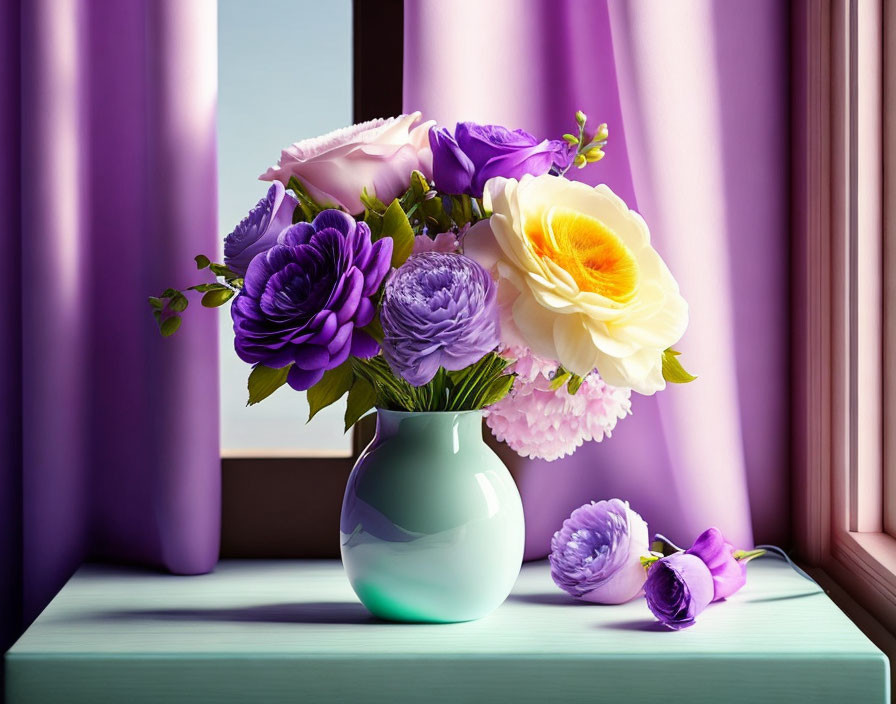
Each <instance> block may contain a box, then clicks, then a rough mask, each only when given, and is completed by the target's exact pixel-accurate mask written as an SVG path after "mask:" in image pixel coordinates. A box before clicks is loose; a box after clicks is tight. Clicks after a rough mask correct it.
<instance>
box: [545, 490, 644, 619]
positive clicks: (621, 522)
mask: <svg viewBox="0 0 896 704" xmlns="http://www.w3.org/2000/svg"><path fill="white" fill-rule="evenodd" d="M649 552H650V546H649V543H648V536H647V524H646V523H645V522H644V519H643V518H641V516H639V515H638V514H637V513H636V512H635V511H633V510H632V509H631V508H630V507H629V505H628V502H627V501H621V500H620V499H610V500H609V501H598V502H596V503H595V502H591V503H590V504H585V505H584V506H582V507H581V508H577V509H576V510H575V511H573V512H572V515H571V516H570V517H569V518H567V519H566V520H565V521H564V522H563V527H562V528H561V529H560V530H559V531H557V532H556V533H554V537H553V538H552V539H551V555H550V561H551V577H552V578H553V579H554V582H555V583H556V584H557V586H558V587H560V588H561V589H563V590H564V591H566V592H568V593H569V594H571V595H572V596H574V597H578V598H580V599H584V600H586V601H593V602H596V603H599V604H622V603H624V602H626V601H629V600H630V599H633V598H634V597H636V596H637V595H638V594H639V593H640V591H641V588H642V587H643V585H644V580H645V579H646V578H647V575H646V573H645V572H644V567H643V566H642V565H641V557H642V556H645V555H648V554H649Z"/></svg>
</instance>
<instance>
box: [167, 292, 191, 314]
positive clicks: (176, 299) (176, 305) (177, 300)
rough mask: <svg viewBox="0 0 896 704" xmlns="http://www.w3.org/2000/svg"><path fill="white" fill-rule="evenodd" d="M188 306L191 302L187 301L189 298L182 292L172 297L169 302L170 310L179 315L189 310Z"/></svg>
mask: <svg viewBox="0 0 896 704" xmlns="http://www.w3.org/2000/svg"><path fill="white" fill-rule="evenodd" d="M188 305H190V302H189V301H188V300H187V297H186V296H185V295H184V294H182V293H181V292H180V291H178V292H177V295H174V296H172V297H171V299H170V300H169V301H168V308H169V309H170V310H173V311H176V312H178V313H183V312H184V311H185V310H186V309H187V306H188Z"/></svg>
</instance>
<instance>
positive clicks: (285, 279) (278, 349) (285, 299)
mask: <svg viewBox="0 0 896 704" xmlns="http://www.w3.org/2000/svg"><path fill="white" fill-rule="evenodd" d="M391 256H392V240H391V239H390V238H388V237H385V238H383V239H381V240H378V241H377V242H371V240H370V228H368V227H367V225H366V224H365V223H363V222H355V220H354V218H352V217H351V216H350V215H347V214H345V213H343V212H341V211H339V210H325V211H323V212H322V213H320V215H318V216H317V217H316V218H315V219H314V221H313V222H311V223H307V222H303V223H299V224H297V225H293V226H291V227H289V228H287V229H286V230H283V232H281V233H280V236H279V238H278V244H276V245H274V246H273V247H271V249H269V250H268V251H267V252H266V253H264V254H263V255H260V256H257V257H255V258H254V259H253V260H252V262H251V263H250V264H249V269H248V271H246V277H245V284H244V287H243V290H242V291H240V293H239V295H238V296H237V297H236V298H235V299H234V302H233V306H232V307H231V314H232V316H233V330H234V333H235V336H236V339H235V343H234V345H235V347H236V352H237V354H238V355H239V357H240V359H242V360H243V361H245V362H249V363H250V364H264V365H265V366H268V367H276V368H282V367H285V366H287V365H289V364H292V367H291V368H290V370H289V375H288V377H287V382H288V383H289V385H290V386H292V387H293V388H294V389H296V390H299V391H303V390H305V389H308V388H310V387H312V386H314V384H316V383H317V382H318V381H320V378H321V377H322V376H323V374H324V372H325V371H326V370H328V369H333V368H335V367H337V366H339V365H340V364H342V363H343V362H344V361H345V360H346V359H347V358H348V356H349V355H350V354H352V355H355V356H357V357H370V356H373V355H374V354H376V352H377V350H378V349H379V348H378V345H377V343H376V342H375V341H374V340H373V338H371V337H370V336H369V335H368V334H367V333H366V332H364V331H363V330H362V329H361V328H363V327H364V326H365V325H367V324H368V323H370V322H371V321H372V320H373V316H374V314H375V312H376V306H375V305H374V302H373V301H372V300H371V299H372V297H373V296H374V295H375V294H376V292H377V291H378V290H379V287H380V284H381V283H382V282H383V279H384V278H385V276H386V274H387V272H388V271H389V262H390V258H391Z"/></svg>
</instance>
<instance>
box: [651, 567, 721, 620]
mask: <svg viewBox="0 0 896 704" xmlns="http://www.w3.org/2000/svg"><path fill="white" fill-rule="evenodd" d="M644 596H645V597H647V606H648V607H649V608H650V610H651V611H652V612H653V615H654V616H656V617H657V618H658V619H659V621H660V622H661V623H662V624H663V625H664V626H668V627H669V628H671V629H673V630H676V631H677V630H680V629H682V628H688V627H689V626H693V625H694V622H695V620H696V618H697V616H698V615H699V614H700V612H702V611H703V609H705V608H706V607H707V606H708V605H709V603H710V602H711V601H712V598H713V581H712V573H711V572H710V571H709V568H708V567H707V566H706V563H705V562H703V560H701V559H700V558H699V557H697V556H696V555H688V554H687V553H684V552H677V553H675V554H674V555H669V556H668V557H664V558H662V559H661V560H657V561H656V562H654V563H653V564H652V565H651V566H650V570H649V571H648V572H647V581H646V582H645V583H644Z"/></svg>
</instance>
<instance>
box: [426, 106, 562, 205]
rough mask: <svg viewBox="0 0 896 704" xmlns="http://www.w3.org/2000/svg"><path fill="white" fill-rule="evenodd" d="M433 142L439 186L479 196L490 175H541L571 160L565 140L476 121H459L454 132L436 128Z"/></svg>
mask: <svg viewBox="0 0 896 704" xmlns="http://www.w3.org/2000/svg"><path fill="white" fill-rule="evenodd" d="M429 145H430V147H431V148H432V157H433V180H434V181H435V184H436V188H438V189H439V190H441V191H444V192H446V193H452V194H460V193H466V194H468V195H472V196H476V197H479V196H481V195H482V191H483V189H484V187H485V182H486V181H488V180H489V179H490V178H494V177H495V176H503V177H504V178H516V179H520V178H522V177H523V176H524V175H525V174H532V175H533V176H541V175H542V174H546V173H548V171H550V170H551V167H552V166H554V165H558V166H561V165H566V166H568V165H569V159H570V152H569V148H568V145H567V144H566V143H565V142H563V141H557V140H541V141H539V140H538V139H536V138H535V137H533V136H532V135H531V134H529V133H528V132H526V131H524V130H508V129H507V128H506V127H502V126H500V125H478V124H476V123H475V122H459V123H457V126H456V127H455V129H454V134H451V133H450V132H449V131H448V130H447V129H445V128H433V129H432V130H430V133H429Z"/></svg>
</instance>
